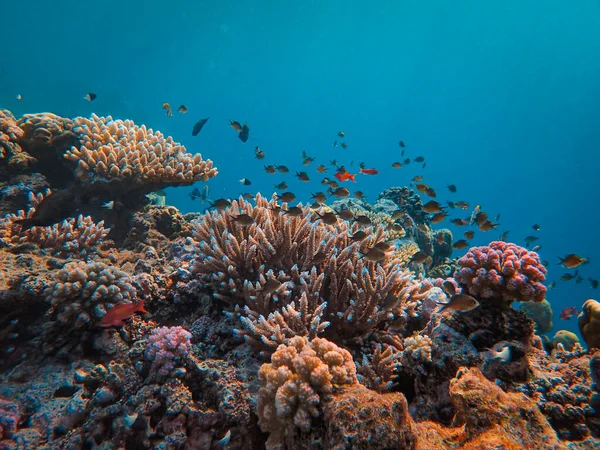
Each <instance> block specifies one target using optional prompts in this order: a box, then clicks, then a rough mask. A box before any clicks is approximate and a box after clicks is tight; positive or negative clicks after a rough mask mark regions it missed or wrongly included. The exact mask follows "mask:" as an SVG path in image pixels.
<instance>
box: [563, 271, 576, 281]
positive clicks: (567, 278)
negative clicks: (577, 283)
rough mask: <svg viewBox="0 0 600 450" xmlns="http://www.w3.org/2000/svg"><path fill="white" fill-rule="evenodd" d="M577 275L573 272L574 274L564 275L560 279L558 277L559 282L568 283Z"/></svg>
mask: <svg viewBox="0 0 600 450" xmlns="http://www.w3.org/2000/svg"><path fill="white" fill-rule="evenodd" d="M578 275H579V274H578V273H577V271H575V273H574V274H572V273H565V274H564V275H563V276H562V277H560V279H561V281H569V280H572V279H573V278H575V277H577V276H578Z"/></svg>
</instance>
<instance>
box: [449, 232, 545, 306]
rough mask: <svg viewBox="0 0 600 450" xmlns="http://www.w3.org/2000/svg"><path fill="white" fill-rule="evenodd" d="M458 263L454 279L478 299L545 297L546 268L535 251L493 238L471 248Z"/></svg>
mask: <svg viewBox="0 0 600 450" xmlns="http://www.w3.org/2000/svg"><path fill="white" fill-rule="evenodd" d="M458 263H459V265H460V266H461V269H460V270H459V271H458V272H457V273H456V274H455V276H454V277H455V278H456V281H458V282H459V283H460V284H461V285H462V286H463V287H464V289H465V291H466V292H467V293H468V294H470V295H472V296H474V297H476V298H478V299H480V300H493V299H496V300H500V301H503V302H512V301H513V300H518V301H521V302H527V301H535V302H541V301H543V300H544V298H545V296H546V287H545V286H544V285H543V284H542V282H543V281H544V280H545V279H546V272H547V271H546V268H545V267H544V265H543V264H542V263H541V261H540V258H539V256H538V254H537V253H535V252H530V251H529V250H527V249H525V248H523V247H519V246H518V245H515V244H511V243H507V242H502V241H494V242H491V243H490V245H489V246H482V247H473V248H471V249H469V251H468V252H467V254H466V255H465V256H463V257H462V258H460V259H459V260H458Z"/></svg>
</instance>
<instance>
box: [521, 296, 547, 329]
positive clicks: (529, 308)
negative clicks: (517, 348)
mask: <svg viewBox="0 0 600 450" xmlns="http://www.w3.org/2000/svg"><path fill="white" fill-rule="evenodd" d="M519 309H520V310H521V311H523V312H524V313H525V314H527V317H529V318H530V319H531V320H533V321H534V322H535V332H536V333H537V334H546V333H549V332H550V331H551V330H552V328H553V327H554V324H553V323H552V306H551V305H550V302H549V301H548V300H546V299H544V300H543V301H541V302H526V303H521V304H520V305H519Z"/></svg>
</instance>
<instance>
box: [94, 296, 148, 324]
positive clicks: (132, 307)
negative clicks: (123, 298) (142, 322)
mask: <svg viewBox="0 0 600 450" xmlns="http://www.w3.org/2000/svg"><path fill="white" fill-rule="evenodd" d="M136 312H140V313H147V312H148V311H146V310H145V309H144V300H142V301H140V302H139V303H138V304H137V305H136V304H134V303H119V304H118V305H115V306H113V307H112V308H111V309H109V310H108V312H107V313H106V315H105V316H104V317H103V318H102V321H101V322H100V326H101V327H120V326H123V325H125V322H123V320H125V319H129V318H130V317H131V316H133V314H134V313H136Z"/></svg>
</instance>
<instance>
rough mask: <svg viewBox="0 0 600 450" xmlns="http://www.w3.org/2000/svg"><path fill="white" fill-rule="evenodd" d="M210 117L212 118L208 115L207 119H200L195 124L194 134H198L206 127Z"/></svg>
mask: <svg viewBox="0 0 600 450" xmlns="http://www.w3.org/2000/svg"><path fill="white" fill-rule="evenodd" d="M208 119H210V117H207V118H206V119H200V120H199V121H198V122H196V123H195V124H194V126H193V127H192V136H198V133H200V132H201V131H202V128H203V127H204V125H205V124H206V122H208Z"/></svg>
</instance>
